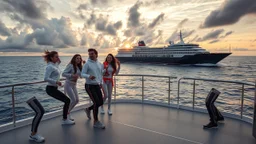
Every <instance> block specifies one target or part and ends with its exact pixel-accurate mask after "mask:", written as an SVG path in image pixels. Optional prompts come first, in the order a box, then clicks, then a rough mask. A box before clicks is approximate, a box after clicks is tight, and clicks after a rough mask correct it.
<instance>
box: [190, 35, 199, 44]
mask: <svg viewBox="0 0 256 144" xmlns="http://www.w3.org/2000/svg"><path fill="white" fill-rule="evenodd" d="M198 37H199V36H198V35H196V36H195V37H194V38H192V39H191V40H189V43H190V42H194V41H196V40H197V39H198Z"/></svg>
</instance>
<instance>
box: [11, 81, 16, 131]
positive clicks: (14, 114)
mask: <svg viewBox="0 0 256 144" xmlns="http://www.w3.org/2000/svg"><path fill="white" fill-rule="evenodd" d="M12 119H13V126H14V127H16V113H15V97H14V86H12Z"/></svg>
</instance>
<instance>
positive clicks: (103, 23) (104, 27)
mask: <svg viewBox="0 0 256 144" xmlns="http://www.w3.org/2000/svg"><path fill="white" fill-rule="evenodd" d="M95 22H96V24H95V28H96V30H99V31H101V32H104V33H105V34H109V35H113V36H116V35H117V30H118V29H120V28H121V27H122V21H118V22H116V23H114V24H112V23H111V22H108V19H107V18H104V17H103V15H100V17H99V18H97V19H95Z"/></svg>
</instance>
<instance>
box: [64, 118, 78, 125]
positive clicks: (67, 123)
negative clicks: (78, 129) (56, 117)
mask: <svg viewBox="0 0 256 144" xmlns="http://www.w3.org/2000/svg"><path fill="white" fill-rule="evenodd" d="M62 124H63V125H72V124H75V122H74V121H72V120H70V119H68V118H67V119H65V120H62Z"/></svg>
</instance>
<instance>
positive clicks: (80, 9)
mask: <svg viewBox="0 0 256 144" xmlns="http://www.w3.org/2000/svg"><path fill="white" fill-rule="evenodd" d="M88 9H89V4H87V3H84V4H80V5H79V6H78V7H77V10H78V13H79V17H80V18H81V19H86V17H85V15H84V14H83V10H88ZM74 15H75V14H74Z"/></svg>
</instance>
